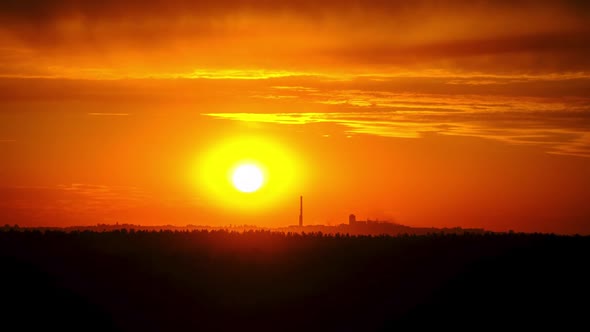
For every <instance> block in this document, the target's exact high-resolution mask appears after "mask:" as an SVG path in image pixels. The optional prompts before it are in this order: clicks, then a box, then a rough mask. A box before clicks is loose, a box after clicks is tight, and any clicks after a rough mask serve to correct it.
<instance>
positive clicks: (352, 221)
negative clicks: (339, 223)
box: [348, 214, 356, 225]
mask: <svg viewBox="0 0 590 332" xmlns="http://www.w3.org/2000/svg"><path fill="white" fill-rule="evenodd" d="M348 224H349V225H354V224H356V216H355V215H354V214H351V215H350V216H348Z"/></svg>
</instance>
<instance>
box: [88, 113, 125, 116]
mask: <svg viewBox="0 0 590 332" xmlns="http://www.w3.org/2000/svg"><path fill="white" fill-rule="evenodd" d="M87 114H88V115H91V116H128V115H129V113H98V112H95V113H87Z"/></svg>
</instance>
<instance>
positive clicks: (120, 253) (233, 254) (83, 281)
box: [0, 228, 590, 331]
mask: <svg viewBox="0 0 590 332" xmlns="http://www.w3.org/2000/svg"><path fill="white" fill-rule="evenodd" d="M589 249H590V238H589V237H586V236H558V235H553V234H524V233H501V234H500V233H478V234H475V233H473V234H471V233H466V234H429V235H420V236H418V235H405V236H396V237H393V236H351V235H346V234H344V235H343V234H336V235H324V234H321V233H312V234H305V233H303V234H300V233H278V232H270V231H247V232H242V233H238V232H229V231H223V230H217V231H209V230H193V231H169V230H162V231H144V230H142V231H137V230H125V229H123V230H115V231H109V232H93V231H73V232H64V231H54V230H46V231H39V230H23V229H14V228H5V229H4V230H3V231H0V259H1V261H0V262H1V266H2V273H1V274H0V275H1V277H0V278H1V279H0V281H1V282H2V285H3V286H2V289H3V292H2V301H3V303H4V305H3V307H4V309H3V315H2V317H3V318H2V324H3V326H4V327H9V326H14V327H17V330H34V329H42V330H51V331H70V330H71V331H73V330H76V331H191V330H192V331H234V330H239V331H267V330H271V331H286V330H289V331H301V330H322V331H381V330H396V329H398V328H402V327H403V328H408V327H411V328H419V327H428V326H435V327H437V328H443V327H444V328H447V327H450V328H458V327H463V328H472V329H478V328H484V327H489V326H503V327H506V326H509V327H517V326H522V327H526V328H531V327H535V326H548V325H547V324H558V325H557V326H559V327H561V328H563V327H564V326H568V325H570V326H576V324H584V323H585V322H586V317H587V312H588V304H587V299H588V295H590V291H589V290H590V287H589V286H588V280H590V272H588V269H587V266H586V265H587V262H588V253H590V250H589ZM2 329H3V330H10V329H4V328H2Z"/></svg>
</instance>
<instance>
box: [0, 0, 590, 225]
mask: <svg viewBox="0 0 590 332" xmlns="http://www.w3.org/2000/svg"><path fill="white" fill-rule="evenodd" d="M588 21H590V6H588V5H587V4H586V2H585V1H511V2H506V3H503V2H502V3H500V2H497V1H445V2H442V1H411V2H408V1H379V0H369V1H336V0H334V1H331V0H330V1H311V0H292V1H264V0H262V1H246V0H218V1H214V2H210V1H207V2H196V1H180V0H173V1H156V0H147V1H114V0H113V1H110V0H108V1H100V2H91V1H75V0H62V1H50V0H49V1H40V0H39V1H35V0H14V1H12V0H8V1H2V2H1V3H0V22H2V24H0V156H1V163H0V220H2V221H3V222H4V223H11V224H14V223H18V224H20V225H29V226H30V225H74V224H75V225H87V224H96V223H104V222H106V223H112V222H120V223H124V222H129V223H139V224H178V225H184V224H210V225H229V224H244V223H247V224H256V225H260V226H285V225H290V224H295V223H296V222H297V217H298V206H297V205H298V198H299V195H300V194H302V195H304V197H305V205H306V206H305V222H306V223H308V224H312V223H313V224H318V223H322V224H339V223H342V222H345V221H346V220H347V216H348V214H349V213H355V214H356V215H357V216H358V218H359V219H366V218H369V219H380V220H386V219H388V220H394V221H397V222H400V223H403V224H407V225H411V226H435V227H444V226H447V227H454V226H463V227H484V228H487V229H491V230H508V229H514V230H519V231H542V232H558V233H575V232H579V233H585V234H590V204H588V199H587V198H588V197H590V46H589V45H590V37H589V36H590V28H589V26H588V24H587V22H588ZM249 140H253V141H252V142H257V143H251V144H250V145H252V147H251V148H250V147H248V146H245V145H243V144H242V146H239V147H238V148H235V146H236V145H235V144H237V143H235V142H250V141H249ZM238 145H239V144H238ZM228 146H229V147H228ZM232 149H234V150H232ZM220 151H225V152H223V153H224V154H223V158H225V159H224V160H225V161H223V162H222V161H220V160H219V159H215V158H217V157H211V156H220V155H222V153H221V152H220ZM228 151H229V152H228ZM234 151H235V152H234ZM248 153H250V154H252V155H253V156H255V157H256V158H258V159H260V161H261V162H262V163H263V164H264V163H265V164H266V165H267V166H268V168H269V172H270V174H271V178H269V179H268V181H269V182H268V186H267V187H266V188H265V189H264V190H261V191H260V192H258V193H256V194H255V195H247V194H239V193H236V192H233V191H231V190H229V189H224V190H225V191H224V190H220V189H219V188H221V187H223V184H220V187H217V185H216V183H217V182H216V181H221V182H222V180H219V179H221V178H220V177H219V176H221V175H219V174H221V173H219V174H218V173H216V172H218V171H219V172H222V171H223V169H224V168H225V167H226V166H227V165H229V164H230V163H231V162H233V159H232V158H238V157H237V156H238V155H239V156H242V155H243V156H246V155H247V154H248ZM220 158H221V157H220ZM211 160H214V161H211ZM215 160H216V161H215ZM226 161H227V163H226ZM207 163H213V164H214V165H216V166H215V167H211V164H207ZM226 164H227V165H226ZM207 165H209V166H207ZM217 165H219V167H217ZM227 167H229V166H227ZM218 169H219V170H218ZM204 170H206V171H204ZM203 172H205V174H203ZM218 175H219V176H218Z"/></svg>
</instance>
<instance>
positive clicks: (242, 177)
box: [232, 164, 264, 193]
mask: <svg viewBox="0 0 590 332" xmlns="http://www.w3.org/2000/svg"><path fill="white" fill-rule="evenodd" d="M232 182H233V184H234V187H236V189H238V190H239V191H241V192H244V193H251V192H254V191H256V190H258V189H260V187H261V186H262V185H263V183H264V175H263V174H262V171H261V170H260V168H258V167H257V166H256V165H253V164H244V165H240V166H238V167H237V168H236V169H235V170H234V172H233V176H232Z"/></svg>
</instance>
